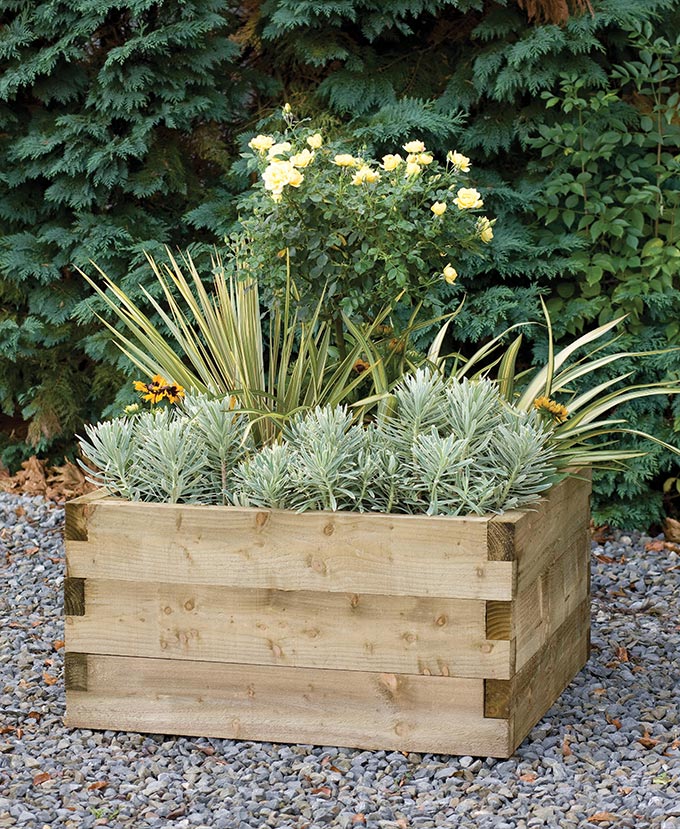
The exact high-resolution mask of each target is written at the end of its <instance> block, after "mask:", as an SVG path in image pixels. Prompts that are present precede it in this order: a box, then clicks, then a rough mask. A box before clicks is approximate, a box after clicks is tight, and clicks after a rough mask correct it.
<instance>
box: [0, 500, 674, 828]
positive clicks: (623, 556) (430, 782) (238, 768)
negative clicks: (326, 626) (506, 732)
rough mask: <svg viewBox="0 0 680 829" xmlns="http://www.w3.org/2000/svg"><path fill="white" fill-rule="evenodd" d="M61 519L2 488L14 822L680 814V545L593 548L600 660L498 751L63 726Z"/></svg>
mask: <svg viewBox="0 0 680 829" xmlns="http://www.w3.org/2000/svg"><path fill="white" fill-rule="evenodd" d="M62 519H63V511H62V510H60V509H56V508H53V507H51V506H50V505H48V504H47V503H45V502H44V501H42V500H41V499H39V498H27V497H17V496H11V495H7V494H0V527H1V528H2V529H1V530H0V585H1V587H0V829H4V827H13V826H18V827H30V828H32V827H38V829H62V827H78V829H88V827H92V826H111V827H130V829H132V827H134V829H138V828H141V827H177V829H180V828H181V829H188V827H210V829H213V828H214V829H263V828H264V827H290V828H291V829H293V827H294V828H295V829H303V827H310V829H314V828H315V827H326V826H333V827H335V826H337V827H342V829H344V827H350V829H353V827H362V826H366V827H376V829H377V827H380V829H388V828H389V827H396V829H407V827H421V828H422V829H425V827H434V829H446V827H463V828H464V829H467V828H468V827H470V829H472V827H474V829H508V828H509V827H517V828H518V829H521V827H527V828H528V827H540V826H548V827H583V826H591V827H596V826H601V827H607V826H616V827H636V829H641V828H642V829H644V827H652V826H653V827H661V829H677V828H678V827H680V714H679V709H680V699H679V697H680V614H679V613H678V611H679V609H680V557H679V556H678V555H677V554H676V553H675V552H673V551H671V550H669V549H666V548H662V549H658V550H657V549H652V550H649V551H645V549H644V546H645V544H646V543H648V542H650V540H651V539H649V538H645V537H640V535H639V534H636V533H629V534H627V535H626V534H622V533H614V534H613V537H612V540H611V541H607V542H606V543H604V544H603V545H602V546H598V545H594V546H593V624H594V630H593V653H592V656H591V660H590V662H589V664H588V666H587V668H586V669H585V670H584V671H583V672H582V673H581V674H580V675H579V676H578V677H577V678H576V680H575V681H574V682H573V683H572V685H571V686H570V688H569V689H568V690H567V691H566V693H565V694H564V695H563V696H562V698H561V699H560V700H559V701H558V702H557V703H556V705H555V706H554V707H553V708H552V709H551V711H550V712H549V713H548V715H547V716H546V717H545V718H544V719H543V721H542V722H541V723H539V725H537V726H536V728H534V730H533V731H532V732H531V735H530V736H529V737H528V738H527V739H526V740H525V742H524V743H523V745H522V746H521V747H520V749H519V750H518V752H517V753H516V754H515V756H514V757H513V758H512V759H510V760H506V761H499V760H492V759H484V758H472V757H446V756H441V755H429V754H425V755H421V754H409V755H407V756H405V755H403V754H400V753H398V752H384V751H376V752H368V751H354V750H349V749H337V748H331V747H322V748H318V747H310V746H304V745H298V746H284V745H271V744H268V743H265V744H258V743H249V742H241V743H239V742H233V741H230V740H207V739H185V738H174V737H173V738H167V737H164V736H160V735H152V736H148V735H147V736H141V735H137V734H127V733H118V732H115V733H114V732H109V731H107V732H103V733H97V732H91V731H84V730H79V731H68V730H66V729H64V727H63V725H62V716H63V711H64V697H63V690H62V683H61V671H62V658H63V644H62V641H61V640H63V620H62V615H61V612H62V602H61V585H62V578H63V567H64V560H63V547H62V541H61V534H60V533H61V524H62ZM653 546H656V547H659V548H661V547H662V545H661V544H656V545H653Z"/></svg>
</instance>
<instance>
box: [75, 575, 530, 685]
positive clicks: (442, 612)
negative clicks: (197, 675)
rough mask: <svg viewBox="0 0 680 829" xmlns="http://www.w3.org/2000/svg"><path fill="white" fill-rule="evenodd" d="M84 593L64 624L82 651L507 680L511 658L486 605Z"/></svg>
mask: <svg viewBox="0 0 680 829" xmlns="http://www.w3.org/2000/svg"><path fill="white" fill-rule="evenodd" d="M85 589H86V597H85V614H84V615H81V616H79V617H73V618H68V619H67V620H66V641H67V647H68V648H69V650H74V651H78V652H85V653H96V654H112V655H121V656H147V657H157V658H165V659H168V658H172V659H182V660H187V659H188V660H201V661H211V662H235V663H249V664H254V665H288V666H291V667H316V668H332V669H346V670H356V671H374V672H375V671H387V672H389V671H392V672H397V673H403V674H425V675H432V676H440V675H441V676H459V677H477V678H484V677H497V678H506V679H509V678H510V676H511V671H512V667H513V662H514V643H513V644H512V646H511V643H510V642H509V641H492V640H495V639H499V640H502V639H504V638H505V637H498V636H489V637H488V638H487V631H486V625H487V619H486V614H485V611H486V607H485V602H483V601H475V600H470V599H445V598H423V597H405V596H383V595H365V594H357V593H323V592H320V591H278V590H258V589H243V588H236V589H234V588H225V587H219V586H207V585H178V584H167V583H152V582H130V581H122V580H119V581H113V580H99V579H87V581H86V587H85ZM503 604H504V605H505V604H506V603H503ZM507 638H509V637H507Z"/></svg>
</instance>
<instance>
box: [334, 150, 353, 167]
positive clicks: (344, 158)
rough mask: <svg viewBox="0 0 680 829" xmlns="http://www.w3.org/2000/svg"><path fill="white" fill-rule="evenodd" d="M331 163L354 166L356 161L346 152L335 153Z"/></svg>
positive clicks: (340, 165) (339, 165)
mask: <svg viewBox="0 0 680 829" xmlns="http://www.w3.org/2000/svg"><path fill="white" fill-rule="evenodd" d="M333 164H337V165H338V167H356V166H357V162H356V159H355V158H354V156H353V155H349V154H348V153H341V154H340V155H336V156H335V158H334V159H333Z"/></svg>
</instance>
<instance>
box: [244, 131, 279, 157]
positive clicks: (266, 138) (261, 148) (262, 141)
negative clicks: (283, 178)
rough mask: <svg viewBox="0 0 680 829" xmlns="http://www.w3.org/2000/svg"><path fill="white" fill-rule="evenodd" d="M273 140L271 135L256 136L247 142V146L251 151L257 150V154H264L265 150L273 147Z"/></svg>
mask: <svg viewBox="0 0 680 829" xmlns="http://www.w3.org/2000/svg"><path fill="white" fill-rule="evenodd" d="M273 144H274V139H273V138H272V137H271V135H256V136H255V138H251V139H250V141H249V142H248V146H249V147H250V148H251V149H252V150H257V151H258V153H265V152H267V150H268V149H269V148H270V147H271V146H273Z"/></svg>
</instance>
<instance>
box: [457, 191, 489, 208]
mask: <svg viewBox="0 0 680 829" xmlns="http://www.w3.org/2000/svg"><path fill="white" fill-rule="evenodd" d="M453 203H454V204H455V205H456V207H457V208H458V209H459V210H474V209H475V208H477V207H483V206H484V202H483V201H482V197H481V195H480V194H479V191H478V190H475V188H474V187H461V188H460V190H459V191H458V193H457V194H456V198H455V199H454V200H453Z"/></svg>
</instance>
